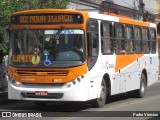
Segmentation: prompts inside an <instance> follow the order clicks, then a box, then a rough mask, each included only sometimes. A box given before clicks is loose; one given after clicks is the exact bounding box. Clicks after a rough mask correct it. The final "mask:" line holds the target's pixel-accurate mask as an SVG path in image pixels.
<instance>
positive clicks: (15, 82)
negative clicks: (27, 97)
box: [9, 77, 21, 87]
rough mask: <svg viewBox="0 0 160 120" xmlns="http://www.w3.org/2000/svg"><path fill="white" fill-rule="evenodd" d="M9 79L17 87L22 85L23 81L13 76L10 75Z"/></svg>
mask: <svg viewBox="0 0 160 120" xmlns="http://www.w3.org/2000/svg"><path fill="white" fill-rule="evenodd" d="M9 81H10V82H11V83H12V85H14V86H16V87H20V85H21V82H18V81H16V80H14V79H13V78H12V77H9Z"/></svg>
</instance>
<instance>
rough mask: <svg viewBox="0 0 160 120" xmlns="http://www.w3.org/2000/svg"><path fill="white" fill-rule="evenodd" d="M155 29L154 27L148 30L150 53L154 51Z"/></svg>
mask: <svg viewBox="0 0 160 120" xmlns="http://www.w3.org/2000/svg"><path fill="white" fill-rule="evenodd" d="M155 33H156V31H155V30H154V29H152V30H150V50H151V53H155V52H156V34H155Z"/></svg>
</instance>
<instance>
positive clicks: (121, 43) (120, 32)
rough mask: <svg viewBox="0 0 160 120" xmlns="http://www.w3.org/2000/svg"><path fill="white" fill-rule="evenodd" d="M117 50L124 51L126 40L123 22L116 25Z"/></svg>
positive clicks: (118, 52)
mask: <svg viewBox="0 0 160 120" xmlns="http://www.w3.org/2000/svg"><path fill="white" fill-rule="evenodd" d="M114 28H115V30H114V31H115V35H114V36H115V51H116V53H117V54H120V53H124V50H125V40H124V26H123V25H121V24H116V25H115V27H114Z"/></svg>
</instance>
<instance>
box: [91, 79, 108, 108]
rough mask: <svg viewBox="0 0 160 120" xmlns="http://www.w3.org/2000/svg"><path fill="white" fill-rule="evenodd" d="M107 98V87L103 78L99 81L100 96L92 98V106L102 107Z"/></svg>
mask: <svg viewBox="0 0 160 120" xmlns="http://www.w3.org/2000/svg"><path fill="white" fill-rule="evenodd" d="M106 99H107V88H106V82H105V80H104V79H103V80H102V83H101V91H100V97H99V98H97V99H94V100H93V103H92V104H93V106H94V107H103V106H104V105H105V103H106Z"/></svg>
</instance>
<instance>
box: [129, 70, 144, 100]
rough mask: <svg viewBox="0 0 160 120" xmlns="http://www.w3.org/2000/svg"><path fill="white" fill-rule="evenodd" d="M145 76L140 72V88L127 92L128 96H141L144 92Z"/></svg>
mask: <svg viewBox="0 0 160 120" xmlns="http://www.w3.org/2000/svg"><path fill="white" fill-rule="evenodd" d="M146 87H147V84H146V78H145V75H144V73H142V74H141V80H140V88H139V89H137V90H134V91H129V92H127V96H128V97H136V98H143V97H144V95H145V92H146Z"/></svg>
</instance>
